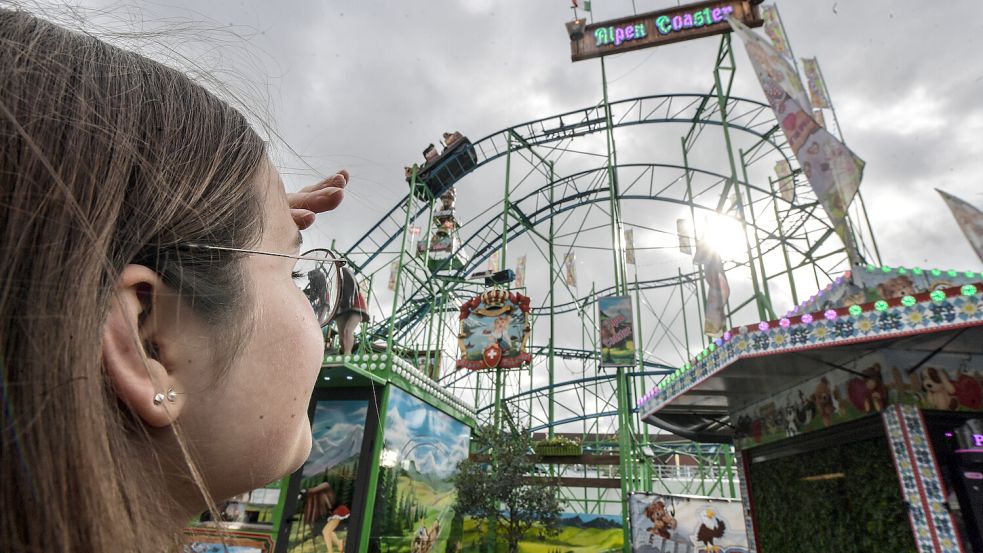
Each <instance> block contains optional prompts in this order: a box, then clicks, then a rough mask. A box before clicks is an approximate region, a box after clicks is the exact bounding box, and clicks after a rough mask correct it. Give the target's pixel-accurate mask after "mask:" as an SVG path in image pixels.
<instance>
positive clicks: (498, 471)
mask: <svg viewBox="0 0 983 553" xmlns="http://www.w3.org/2000/svg"><path fill="white" fill-rule="evenodd" d="M474 442H475V444H476V445H477V446H478V450H479V451H480V452H481V457H479V458H478V459H475V460H472V459H465V460H464V461H462V462H461V463H460V464H458V467H457V474H456V475H455V476H454V485H455V487H456V488H457V505H456V506H455V510H457V511H459V512H460V513H462V514H463V515H470V516H473V517H479V518H487V519H490V520H493V521H495V524H497V527H498V533H499V535H500V536H504V537H505V539H506V540H507V542H508V546H509V553H518V551H519V540H521V539H522V537H523V535H525V533H526V532H528V531H529V529H531V528H532V527H533V526H534V525H536V524H539V525H541V527H542V528H543V530H544V531H545V532H546V533H548V534H551V535H552V534H556V533H558V529H557V524H558V523H559V519H560V511H561V510H560V499H559V493H560V488H559V482H558V481H557V480H556V479H553V478H547V477H545V476H542V475H540V474H539V473H538V472H537V471H536V464H535V457H533V456H532V436H530V435H529V432H527V431H525V430H516V431H497V430H495V429H492V428H487V427H486V428H483V429H482V432H481V433H480V434H478V435H477V436H476V437H475V439H474Z"/></svg>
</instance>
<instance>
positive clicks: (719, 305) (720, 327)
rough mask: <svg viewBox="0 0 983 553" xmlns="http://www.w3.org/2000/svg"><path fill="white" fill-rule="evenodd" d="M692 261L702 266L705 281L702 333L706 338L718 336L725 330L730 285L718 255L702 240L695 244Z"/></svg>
mask: <svg viewBox="0 0 983 553" xmlns="http://www.w3.org/2000/svg"><path fill="white" fill-rule="evenodd" d="M693 261H694V262H696V263H698V264H700V265H702V266H703V275H704V277H705V278H706V281H707V303H706V306H705V308H704V317H703V332H704V333H705V334H706V335H707V336H720V335H721V334H723V333H724V331H725V330H727V328H726V326H727V312H726V308H727V301H728V300H730V284H729V283H728V282H727V275H726V274H725V273H724V262H723V261H722V260H721V259H720V253H719V252H716V251H714V250H713V248H711V247H710V245H709V244H708V243H706V242H704V241H703V240H700V241H699V242H697V244H696V256H695V257H694V258H693Z"/></svg>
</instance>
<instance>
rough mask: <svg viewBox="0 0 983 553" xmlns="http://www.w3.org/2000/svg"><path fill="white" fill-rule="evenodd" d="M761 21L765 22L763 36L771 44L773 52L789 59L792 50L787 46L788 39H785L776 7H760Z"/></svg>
mask: <svg viewBox="0 0 983 553" xmlns="http://www.w3.org/2000/svg"><path fill="white" fill-rule="evenodd" d="M761 19H764V20H765V34H766V35H768V38H770V39H771V44H772V45H773V46H774V47H775V50H776V51H777V52H778V53H779V54H781V55H783V56H785V57H786V58H790V59H791V57H792V48H791V47H790V46H789V44H788V39H787V38H785V31H784V30H783V29H782V20H781V17H780V16H779V15H778V6H761Z"/></svg>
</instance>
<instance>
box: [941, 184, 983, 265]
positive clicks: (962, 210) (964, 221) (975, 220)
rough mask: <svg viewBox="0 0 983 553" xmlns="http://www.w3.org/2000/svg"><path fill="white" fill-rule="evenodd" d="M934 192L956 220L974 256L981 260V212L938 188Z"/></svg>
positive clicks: (982, 246) (982, 215)
mask: <svg viewBox="0 0 983 553" xmlns="http://www.w3.org/2000/svg"><path fill="white" fill-rule="evenodd" d="M935 191H936V192H938V193H939V194H941V195H942V199H944V200H945V203H946V204H948V205H949V209H950V210H952V216H953V217H955V218H956V223H958V224H959V228H960V230H962V231H963V234H965V235H966V240H969V245H971V246H973V250H974V251H975V252H976V256H977V257H979V258H980V260H983V212H980V210H979V209H976V208H975V207H973V206H971V205H970V204H969V203H967V202H965V201H963V200H960V199H959V198H957V197H955V196H953V195H952V194H947V193H945V192H943V191H941V190H939V189H938V188H936V189H935Z"/></svg>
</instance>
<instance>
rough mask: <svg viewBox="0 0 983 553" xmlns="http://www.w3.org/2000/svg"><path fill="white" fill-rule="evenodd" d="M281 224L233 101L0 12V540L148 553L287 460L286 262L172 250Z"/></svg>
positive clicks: (300, 392) (312, 328)
mask: <svg viewBox="0 0 983 553" xmlns="http://www.w3.org/2000/svg"><path fill="white" fill-rule="evenodd" d="M298 236H299V234H298V228H297V225H296V224H295V223H294V220H293V219H292V218H291V212H290V209H289V206H288V203H287V198H286V195H285V193H284V190H283V185H282V183H281V182H280V179H279V177H278V175H277V173H276V171H275V170H274V169H273V168H272V167H271V165H270V163H269V161H268V159H267V155H266V152H265V148H264V143H263V141H262V140H261V139H260V138H259V137H258V136H257V134H256V133H255V132H254V131H253V130H252V129H251V128H250V126H249V124H248V123H247V121H246V120H245V119H244V117H243V116H242V115H241V114H240V113H239V112H237V111H236V110H235V109H232V108H231V107H229V106H228V105H227V104H225V103H224V102H222V101H220V100H219V99H217V98H216V97H214V96H213V95H211V94H209V93H208V92H207V91H206V90H205V89H204V88H202V87H201V86H199V85H197V84H195V83H193V82H191V81H190V80H189V79H188V78H187V77H185V76H184V75H183V74H181V73H180V72H177V71H174V70H172V69H169V68H167V67H164V66H163V65H161V64H158V63H156V62H153V61H151V60H148V59H146V58H143V57H141V56H139V55H136V54H133V53H131V52H127V51H124V50H121V49H118V48H115V47H112V46H109V45H107V44H105V43H102V42H100V41H98V40H96V39H94V38H92V37H89V36H85V35H82V34H76V33H72V32H69V31H66V30H64V29H61V28H59V27H57V26H55V25H52V24H50V23H48V22H46V21H43V20H40V19H37V18H34V17H32V16H30V15H27V14H24V13H18V12H11V11H5V10H0V385H2V389H0V391H2V405H0V439H2V444H0V504H2V505H3V506H4V509H2V510H0V543H3V544H4V548H11V547H12V549H13V550H14V551H39V552H40V551H44V552H58V551H108V550H114V551H151V550H155V549H165V548H167V547H168V546H170V545H171V544H172V543H173V542H172V541H168V540H169V539H172V537H173V533H174V524H178V525H180V523H181V522H183V520H187V518H189V517H190V516H191V514H192V513H193V512H195V511H196V510H201V509H203V508H204V506H205V504H206V499H205V498H206V497H208V496H209V495H210V496H213V497H215V498H223V497H228V496H230V495H233V494H236V493H240V492H243V491H245V490H248V489H251V488H253V487H256V486H258V485H261V484H263V483H265V482H268V481H271V480H274V479H276V478H278V477H280V476H281V475H283V474H285V473H287V472H289V471H291V470H293V469H295V468H296V467H297V466H299V465H300V464H301V463H302V462H303V461H304V459H305V458H306V456H307V454H308V451H309V448H310V428H309V424H308V422H307V417H306V410H307V403H308V399H309V396H310V391H311V388H312V387H313V383H314V380H315V378H316V376H317V371H318V367H319V365H320V359H321V354H322V342H321V333H320V331H319V328H318V324H317V321H316V320H315V318H314V314H313V312H312V310H311V308H310V305H309V304H308V303H307V300H306V298H305V297H304V295H303V294H302V293H301V291H300V290H299V289H297V288H296V287H295V286H294V284H293V282H292V280H291V271H292V268H293V260H291V259H289V258H280V257H273V256H260V255H252V256H242V255H239V254H236V253H234V252H228V251H224V250H214V249H207V248H200V247H189V246H188V245H189V244H198V245H211V246H224V247H236V248H254V249H257V250H265V251H272V252H280V253H293V254H295V253H297V251H298V248H299V241H298ZM169 392H173V393H169ZM178 428H179V429H180V431H178ZM190 460H194V461H195V463H190V462H189V461H190ZM194 466H197V468H198V470H195V469H194V468H193V467H194Z"/></svg>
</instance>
